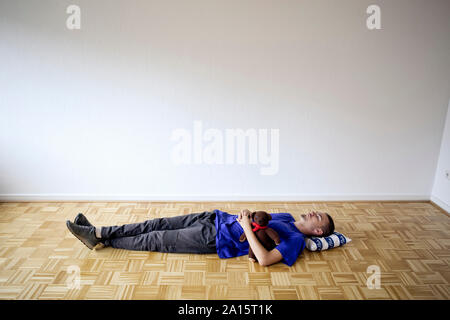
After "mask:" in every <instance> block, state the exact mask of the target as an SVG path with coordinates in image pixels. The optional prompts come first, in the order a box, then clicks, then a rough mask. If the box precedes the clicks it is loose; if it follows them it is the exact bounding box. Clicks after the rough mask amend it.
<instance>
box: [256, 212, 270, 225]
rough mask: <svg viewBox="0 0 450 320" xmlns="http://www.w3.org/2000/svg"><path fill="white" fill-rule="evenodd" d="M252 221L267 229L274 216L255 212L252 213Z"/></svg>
mask: <svg viewBox="0 0 450 320" xmlns="http://www.w3.org/2000/svg"><path fill="white" fill-rule="evenodd" d="M252 220H253V222H255V223H256V224H258V225H260V226H261V227H265V226H267V225H268V224H269V221H270V220H272V216H271V215H270V214H268V213H267V212H266V211H255V212H252Z"/></svg>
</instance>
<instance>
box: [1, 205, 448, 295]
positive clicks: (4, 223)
mask: <svg viewBox="0 0 450 320" xmlns="http://www.w3.org/2000/svg"><path fill="white" fill-rule="evenodd" d="M243 208H248V209H250V210H254V209H260V210H266V211H268V212H271V213H276V212H289V213H291V214H292V215H293V216H294V217H295V218H298V217H299V215H300V214H302V213H307V212H309V211H311V210H317V211H325V212H328V213H329V214H330V215H332V216H333V218H334V220H335V224H336V229H337V230H338V231H340V232H343V233H345V234H346V235H348V236H349V237H350V238H352V240H353V241H352V242H351V243H349V244H347V245H345V246H343V247H339V248H335V249H333V250H329V251H324V252H309V251H307V250H306V249H305V251H304V252H303V253H302V255H301V256H300V257H299V259H298V260H297V262H296V263H295V264H294V265H293V266H292V267H288V266H286V265H284V264H282V263H278V264H276V265H272V266H269V267H262V266H260V265H258V264H254V263H251V262H249V261H248V260H247V256H243V257H238V258H232V259H219V258H218V256H217V255H215V254H208V255H194V254H165V253H158V252H139V251H126V250H117V249H112V248H106V249H103V250H100V251H90V250H89V249H87V248H86V247H85V246H84V245H83V244H82V243H81V242H79V241H78V240H77V239H76V238H75V237H73V236H72V234H70V232H69V231H68V230H67V228H66V226H65V221H66V220H67V219H70V220H73V218H74V217H75V216H76V214H77V213H78V212H83V213H84V214H85V215H86V216H87V217H88V219H89V220H90V221H91V222H92V223H93V224H95V225H96V226H107V225H120V224H125V223H134V222H140V221H144V220H147V219H153V218H157V217H162V216H176V215H181V214H188V213H194V212H202V211H205V210H213V209H220V210H223V211H227V212H229V213H232V214H236V213H238V212H239V211H240V210H241V209H243ZM449 261H450V218H449V216H448V214H446V213H445V212H443V211H441V210H439V209H438V208H436V207H435V206H433V205H432V204H431V203H427V202H320V203H316V202H315V203H313V202H310V203H306V202H301V203H300V202H297V203H295V202H286V203H281V202H279V203H274V202H267V203H261V202H259V203H245V202H234V203H223V202H217V203H213V202H209V203H206V202H204V203H200V202H136V203H125V202H114V203H112V202H106V203H102V202H90V203H88V202H71V203H66V202H64V203H54V202H49V203H44V202H32V203H23V202H20V203H0V299H252V300H258V299H284V300H287V299H449V298H450V292H449V289H450V286H449V281H450V267H449ZM370 265H376V266H379V268H380V271H381V287H380V288H379V289H369V288H368V287H367V285H366V282H367V279H368V277H370V276H371V273H368V272H367V268H368V266H370ZM77 270H78V271H79V273H77V272H78V271H77ZM76 275H79V277H76ZM77 279H78V280H79V282H77Z"/></svg>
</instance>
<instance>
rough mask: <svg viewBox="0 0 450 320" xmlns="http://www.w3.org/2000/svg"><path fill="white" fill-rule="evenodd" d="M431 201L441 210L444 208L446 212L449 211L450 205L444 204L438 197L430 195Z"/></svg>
mask: <svg viewBox="0 0 450 320" xmlns="http://www.w3.org/2000/svg"><path fill="white" fill-rule="evenodd" d="M430 200H431V202H433V203H434V204H435V205H437V206H438V207H440V208H441V209H442V210H444V211H445V212H447V213H450V206H449V205H448V204H446V203H445V202H444V201H442V200H441V199H439V198H436V197H435V196H431V197H430Z"/></svg>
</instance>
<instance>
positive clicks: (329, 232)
mask: <svg viewBox="0 0 450 320" xmlns="http://www.w3.org/2000/svg"><path fill="white" fill-rule="evenodd" d="M325 214H326V215H327V217H328V224H327V225H326V226H324V227H322V231H323V233H322V237H328V236H330V235H332V234H333V232H334V221H333V219H332V218H331V216H330V215H329V214H328V213H325Z"/></svg>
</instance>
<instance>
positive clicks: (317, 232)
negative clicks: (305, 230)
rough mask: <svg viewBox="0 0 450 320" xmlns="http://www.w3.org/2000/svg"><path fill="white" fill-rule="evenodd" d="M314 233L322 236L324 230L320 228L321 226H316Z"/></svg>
mask: <svg viewBox="0 0 450 320" xmlns="http://www.w3.org/2000/svg"><path fill="white" fill-rule="evenodd" d="M313 233H314V236H316V237H321V236H322V234H323V230H322V229H320V228H315V229H314V230H313Z"/></svg>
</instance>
